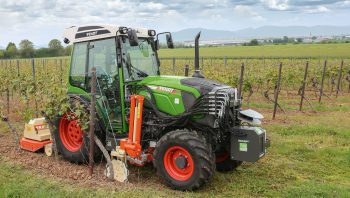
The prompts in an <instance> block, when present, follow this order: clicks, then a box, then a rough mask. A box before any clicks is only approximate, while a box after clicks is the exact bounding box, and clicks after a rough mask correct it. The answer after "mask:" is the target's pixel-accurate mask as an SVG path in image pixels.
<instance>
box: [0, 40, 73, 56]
mask: <svg viewBox="0 0 350 198" xmlns="http://www.w3.org/2000/svg"><path fill="white" fill-rule="evenodd" d="M71 51H72V46H71V45H69V46H67V47H63V46H62V43H61V41H59V40H58V39H52V40H51V41H50V42H49V43H48V47H43V48H39V49H35V48H34V43H33V42H31V41H30V40H28V39H24V40H22V41H21V42H20V43H19V46H18V47H17V46H16V44H15V43H13V42H9V43H8V44H7V47H6V49H5V50H1V49H0V59H7V58H40V57H56V56H69V55H70V54H71Z"/></svg>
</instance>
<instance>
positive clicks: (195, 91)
mask: <svg viewBox="0 0 350 198" xmlns="http://www.w3.org/2000/svg"><path fill="white" fill-rule="evenodd" d="M137 84H139V85H144V86H147V87H148V88H150V89H151V90H152V92H153V96H154V98H155V101H156V105H157V107H158V109H159V110H160V111H162V112H164V113H168V114H170V115H178V114H181V113H183V112H184V111H186V110H189V109H190V108H191V107H192V106H193V104H194V103H195V101H196V99H197V98H199V97H200V96H201V95H205V94H211V95H212V94H216V93H219V92H222V91H224V90H227V89H230V91H229V92H230V94H232V93H234V92H233V91H234V90H233V89H232V88H231V87H230V86H227V85H224V84H221V83H219V82H217V81H213V80H209V79H205V78H193V77H180V76H148V77H146V78H144V79H143V80H142V81H139V82H137ZM138 94H141V95H144V96H145V97H149V95H148V94H146V93H138ZM226 95H227V94H226ZM212 97H215V96H214V95H212Z"/></svg>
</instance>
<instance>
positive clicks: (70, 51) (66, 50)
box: [63, 45, 73, 56]
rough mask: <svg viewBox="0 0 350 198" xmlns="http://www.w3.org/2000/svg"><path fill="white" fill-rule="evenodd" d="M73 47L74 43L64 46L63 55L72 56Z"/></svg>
mask: <svg viewBox="0 0 350 198" xmlns="http://www.w3.org/2000/svg"><path fill="white" fill-rule="evenodd" d="M72 49H73V46H72V45H68V46H67V47H65V48H64V53H63V55H64V56H70V55H71V53H72Z"/></svg>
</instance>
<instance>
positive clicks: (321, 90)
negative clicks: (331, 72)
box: [318, 60, 327, 103]
mask: <svg viewBox="0 0 350 198" xmlns="http://www.w3.org/2000/svg"><path fill="white" fill-rule="evenodd" d="M326 67H327V60H325V61H324V65H323V72H322V80H321V88H320V96H319V98H318V102H319V103H321V99H322V95H323V84H324V76H325V74H326Z"/></svg>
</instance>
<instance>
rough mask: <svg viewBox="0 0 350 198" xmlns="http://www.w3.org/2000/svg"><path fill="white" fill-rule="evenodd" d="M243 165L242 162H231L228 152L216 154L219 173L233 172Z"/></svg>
mask: <svg viewBox="0 0 350 198" xmlns="http://www.w3.org/2000/svg"><path fill="white" fill-rule="evenodd" d="M241 164H242V161H237V160H231V159H230V154H229V153H228V152H227V151H222V152H219V153H216V170H217V171H219V172H228V171H232V170H234V169H236V168H237V167H238V166H240V165H241Z"/></svg>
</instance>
